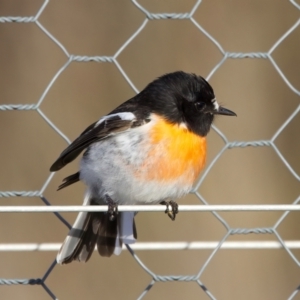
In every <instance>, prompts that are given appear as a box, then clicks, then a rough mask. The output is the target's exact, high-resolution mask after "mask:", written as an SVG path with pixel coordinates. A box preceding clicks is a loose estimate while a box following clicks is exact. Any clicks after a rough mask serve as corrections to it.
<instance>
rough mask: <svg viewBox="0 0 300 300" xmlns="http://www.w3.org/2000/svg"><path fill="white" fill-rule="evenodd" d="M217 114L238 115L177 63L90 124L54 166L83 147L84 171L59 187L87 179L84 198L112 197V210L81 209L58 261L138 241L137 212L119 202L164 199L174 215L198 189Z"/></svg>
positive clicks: (91, 201)
mask: <svg viewBox="0 0 300 300" xmlns="http://www.w3.org/2000/svg"><path fill="white" fill-rule="evenodd" d="M216 115H224V116H236V114H235V113H234V112H233V111H231V110H229V109H226V108H225V107H223V106H221V105H219V104H218V102H217V100H216V97H215V94H214V90H213V88H212V87H211V85H210V84H209V83H208V82H207V81H206V80H205V79H204V78H203V77H201V76H198V75H196V74H193V73H186V72H183V71H176V72H172V73H167V74H164V75H162V76H160V77H158V78H156V79H155V80H154V81H152V82H151V83H149V84H148V85H147V86H146V87H145V88H144V89H143V90H142V91H141V92H140V93H138V94H137V95H135V96H134V97H132V98H131V99H129V100H127V101H126V102H124V103H122V104H121V105H120V106H118V107H117V108H116V109H114V110H113V111H111V112H110V113H108V114H107V115H105V116H103V117H101V118H100V119H99V120H97V121H96V122H94V123H93V124H91V125H90V126H89V127H87V128H86V129H85V130H84V131H83V132H82V134H81V135H80V136H79V137H78V138H76V139H75V140H74V141H73V142H72V143H71V144H70V145H69V146H68V147H67V148H66V149H65V150H64V151H63V152H62V153H61V155H60V156H59V157H58V159H57V160H56V161H55V162H54V163H53V164H52V166H51V168H50V171H51V172H56V171H58V170H60V169H62V168H63V167H64V166H66V165H67V164H68V163H70V162H72V161H73V160H74V159H75V158H76V157H78V156H79V155H80V154H81V153H82V152H83V151H84V153H83V155H82V158H81V161H80V166H79V171H78V172H77V173H75V174H73V175H70V176H68V177H66V178H65V179H64V180H63V182H62V184H61V185H60V186H59V187H58V190H61V189H62V188H65V187H67V186H69V185H71V184H74V183H76V182H78V181H82V182H83V183H84V184H85V185H86V191H85V195H84V202H83V205H107V206H108V210H107V212H80V213H79V214H78V216H77V219H76V220H75V223H74V225H73V227H72V228H71V230H70V231H69V233H68V235H67V237H66V239H65V241H64V242H63V244H62V246H61V248H60V250H59V252H58V254H57V257H56V261H57V263H59V264H67V263H70V262H72V261H80V262H87V261H88V260H89V258H90V257H91V255H92V253H93V251H94V249H95V247H96V245H97V250H98V252H99V254H100V255H101V256H104V257H110V256H112V255H113V254H115V255H119V254H120V252H121V249H122V245H123V243H125V244H131V243H134V242H135V241H136V239H137V231H136V226H135V221H134V217H135V213H134V212H118V206H119V205H143V204H148V205H150V204H163V205H166V213H167V214H168V216H169V217H170V218H171V219H172V220H175V217H176V214H177V213H178V205H177V203H176V199H178V198H180V197H182V196H184V195H186V194H188V193H189V192H190V191H191V190H192V188H193V184H194V183H195V181H196V180H197V178H198V177H199V174H200V172H201V170H202V169H203V167H204V165H205V160H206V152H207V148H206V136H207V134H208V133H209V131H210V128H211V125H212V123H213V121H214V118H215V116H216ZM169 207H170V208H171V209H169Z"/></svg>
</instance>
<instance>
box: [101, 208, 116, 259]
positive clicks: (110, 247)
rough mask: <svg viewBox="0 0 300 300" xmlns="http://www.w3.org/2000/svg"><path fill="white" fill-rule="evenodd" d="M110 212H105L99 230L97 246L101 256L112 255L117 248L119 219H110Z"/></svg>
mask: <svg viewBox="0 0 300 300" xmlns="http://www.w3.org/2000/svg"><path fill="white" fill-rule="evenodd" d="M109 217H110V216H109V214H103V216H102V218H101V226H100V228H99V232H98V239H97V248H98V252H99V254H100V255H101V256H106V257H110V256H111V255H112V254H113V253H114V250H115V246H116V238H117V235H118V219H119V216H116V217H115V219H114V220H112V221H111V220H109Z"/></svg>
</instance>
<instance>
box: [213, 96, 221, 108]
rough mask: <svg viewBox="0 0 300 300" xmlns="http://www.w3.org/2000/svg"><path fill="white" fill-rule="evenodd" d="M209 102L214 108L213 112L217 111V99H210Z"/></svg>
mask: <svg viewBox="0 0 300 300" xmlns="http://www.w3.org/2000/svg"><path fill="white" fill-rule="evenodd" d="M211 102H212V104H213V105H214V108H215V110H219V107H220V106H219V104H218V102H217V99H216V98H214V99H212V100H211Z"/></svg>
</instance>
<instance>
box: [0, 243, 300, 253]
mask: <svg viewBox="0 0 300 300" xmlns="http://www.w3.org/2000/svg"><path fill="white" fill-rule="evenodd" d="M218 244H219V241H203V242H140V243H136V244H132V245H130V248H131V249H132V250H135V251H147V250H211V249H215V248H216V247H217V246H218ZM285 246H286V247H287V248H289V249H300V241H285ZM60 247H61V244H60V243H42V244H35V243H27V244H21V243H20V244H0V252H18V251H21V252H23V251H28V252H30V251H41V252H42V251H58V250H59V249H60ZM281 248H284V247H283V246H282V244H281V243H280V242H277V241H225V242H224V243H223V244H222V245H221V248H220V249H281ZM123 250H127V248H126V246H125V245H123ZM95 251H96V248H95Z"/></svg>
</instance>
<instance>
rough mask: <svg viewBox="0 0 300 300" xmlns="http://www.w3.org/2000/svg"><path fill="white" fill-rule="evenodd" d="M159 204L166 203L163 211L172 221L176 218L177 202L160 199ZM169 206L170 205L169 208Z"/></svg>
mask: <svg viewBox="0 0 300 300" xmlns="http://www.w3.org/2000/svg"><path fill="white" fill-rule="evenodd" d="M161 204H163V205H166V210H165V213H166V214H167V215H168V217H169V218H170V219H171V220H172V221H174V220H175V218H176V215H177V214H178V204H177V203H176V202H175V201H173V200H171V201H169V202H167V201H162V202H161ZM169 206H171V208H172V209H171V210H170V209H169Z"/></svg>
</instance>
